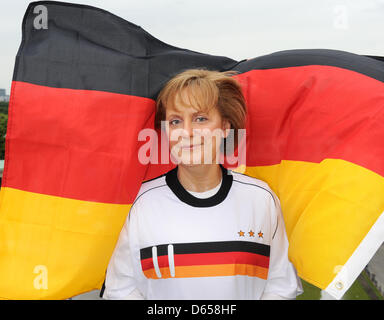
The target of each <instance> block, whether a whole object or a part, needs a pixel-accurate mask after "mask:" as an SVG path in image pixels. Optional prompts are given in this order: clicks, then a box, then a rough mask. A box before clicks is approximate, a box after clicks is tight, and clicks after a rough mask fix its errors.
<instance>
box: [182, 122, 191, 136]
mask: <svg viewBox="0 0 384 320" xmlns="http://www.w3.org/2000/svg"><path fill="white" fill-rule="evenodd" d="M183 129H184V134H185V135H187V136H188V137H192V135H193V126H192V122H191V121H184V127H183Z"/></svg>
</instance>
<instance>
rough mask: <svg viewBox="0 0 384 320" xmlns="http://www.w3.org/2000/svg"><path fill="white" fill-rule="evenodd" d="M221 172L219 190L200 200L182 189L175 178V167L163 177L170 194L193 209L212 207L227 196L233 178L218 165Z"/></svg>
mask: <svg viewBox="0 0 384 320" xmlns="http://www.w3.org/2000/svg"><path fill="white" fill-rule="evenodd" d="M220 168H221V171H222V178H223V180H222V183H221V187H220V189H219V190H218V191H217V193H216V194H215V195H213V196H212V197H209V198H205V199H201V198H197V197H195V196H193V195H192V194H190V193H189V192H188V191H187V190H185V189H184V187H183V186H182V185H181V183H180V181H179V179H178V178H177V167H176V168H174V169H172V170H170V171H168V173H167V174H166V175H165V181H166V183H167V185H168V187H169V188H170V189H171V190H172V192H173V193H174V194H175V195H176V197H178V198H179V199H180V200H181V201H183V202H185V203H187V204H189V205H191V206H193V207H201V208H207V207H213V206H216V205H218V204H219V203H221V202H223V201H224V200H225V198H226V197H227V195H228V192H229V190H230V189H231V186H232V181H233V176H232V174H230V173H228V170H227V169H226V168H224V167H223V166H222V165H220Z"/></svg>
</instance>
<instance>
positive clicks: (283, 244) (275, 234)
mask: <svg viewBox="0 0 384 320" xmlns="http://www.w3.org/2000/svg"><path fill="white" fill-rule="evenodd" d="M273 198H274V202H275V204H274V210H273V213H274V214H272V215H271V219H273V220H272V221H271V225H272V228H271V230H272V239H271V245H270V248H271V251H270V260H269V272H268V278H267V284H266V287H265V289H264V292H263V295H262V297H261V299H263V300H270V299H274V300H280V299H295V298H296V296H298V295H299V294H301V293H302V292H303V289H302V285H301V280H300V278H299V277H298V276H297V273H296V269H295V267H294V266H293V264H292V263H291V262H290V261H289V259H288V246H289V243H288V239H287V235H286V231H285V224H284V219H283V215H282V212H281V207H280V201H279V199H278V198H277V196H276V195H274V197H273Z"/></svg>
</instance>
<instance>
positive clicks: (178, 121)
mask: <svg viewBox="0 0 384 320" xmlns="http://www.w3.org/2000/svg"><path fill="white" fill-rule="evenodd" d="M179 123H180V120H179V119H173V120H171V121H169V124H170V125H171V126H176V125H178V124H179Z"/></svg>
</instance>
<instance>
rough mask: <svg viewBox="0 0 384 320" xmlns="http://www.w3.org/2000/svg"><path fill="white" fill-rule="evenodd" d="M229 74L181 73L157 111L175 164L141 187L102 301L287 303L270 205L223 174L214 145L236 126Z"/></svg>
mask: <svg viewBox="0 0 384 320" xmlns="http://www.w3.org/2000/svg"><path fill="white" fill-rule="evenodd" d="M232 76H233V73H231V72H216V71H208V70H200V69H192V70H187V71H185V72H183V73H181V74H179V75H177V76H175V77H174V78H173V79H171V80H170V81H169V82H168V83H167V84H166V85H165V87H164V88H163V89H162V91H161V92H160V94H159V96H158V99H157V103H156V120H155V121H156V125H157V126H160V124H161V123H163V124H165V126H163V127H164V128H165V130H166V133H167V136H168V138H169V147H170V148H171V156H172V159H173V161H175V162H176V163H177V164H178V165H177V167H176V168H175V169H173V170H171V171H169V172H168V173H166V174H165V175H163V176H160V177H158V178H155V179H152V180H150V181H147V182H145V183H143V184H142V186H141V189H140V191H139V193H138V195H137V197H136V199H135V201H134V203H133V205H132V207H131V210H130V213H129V215H128V217H127V220H126V223H125V225H124V227H123V229H122V231H121V234H120V238H119V240H118V243H117V245H116V248H115V250H114V253H113V255H112V257H111V260H110V262H109V266H108V269H107V275H106V281H105V291H104V295H103V297H104V298H106V299H190V300H194V299H215V300H216V299H295V298H296V296H297V295H298V294H300V293H301V292H302V287H301V282H300V279H299V278H298V277H297V274H296V271H295V269H294V267H293V265H292V264H291V262H290V261H289V259H288V241H287V236H286V232H285V227H284V221H283V216H282V213H281V209H280V203H279V199H278V198H277V196H276V195H275V194H274V193H273V191H272V190H271V189H270V188H269V187H268V185H267V183H265V182H263V181H261V180H258V179H255V178H252V177H249V176H246V175H243V174H240V173H236V172H233V171H230V170H227V169H225V167H224V166H222V165H221V164H220V161H218V160H219V159H220V152H222V148H221V144H222V143H224V140H225V139H226V138H228V134H230V133H233V136H232V139H231V141H232V142H233V143H235V144H236V141H237V136H238V130H239V129H242V128H244V127H245V121H246V104H245V99H244V96H243V94H242V90H241V86H240V84H239V83H238V82H237V81H236V80H235V79H234V78H233V77H232Z"/></svg>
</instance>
